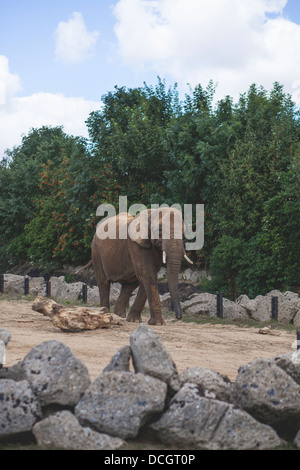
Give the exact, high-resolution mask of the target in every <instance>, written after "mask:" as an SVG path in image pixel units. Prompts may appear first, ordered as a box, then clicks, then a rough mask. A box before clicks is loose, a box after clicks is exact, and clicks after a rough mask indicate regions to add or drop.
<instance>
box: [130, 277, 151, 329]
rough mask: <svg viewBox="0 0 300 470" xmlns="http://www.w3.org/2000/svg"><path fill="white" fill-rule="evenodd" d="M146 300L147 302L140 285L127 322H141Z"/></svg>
mask: <svg viewBox="0 0 300 470" xmlns="http://www.w3.org/2000/svg"><path fill="white" fill-rule="evenodd" d="M146 300H147V295H146V291H145V289H144V286H143V285H140V287H139V290H138V292H137V296H136V299H135V301H134V303H133V305H132V307H131V309H130V312H129V313H128V315H127V318H126V320H127V321H128V322H140V323H141V321H142V318H141V313H142V310H143V308H144V306H145V303H146Z"/></svg>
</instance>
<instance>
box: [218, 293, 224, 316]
mask: <svg viewBox="0 0 300 470" xmlns="http://www.w3.org/2000/svg"><path fill="white" fill-rule="evenodd" d="M217 317H218V318H223V294H222V292H218V293H217Z"/></svg>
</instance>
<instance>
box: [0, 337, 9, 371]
mask: <svg viewBox="0 0 300 470" xmlns="http://www.w3.org/2000/svg"><path fill="white" fill-rule="evenodd" d="M10 337H11V333H10V331H9V330H6V329H5V328H0V369H2V367H3V366H4V365H5V363H6V345H7V344H8V342H9V340H10ZM0 377H1V375H0Z"/></svg>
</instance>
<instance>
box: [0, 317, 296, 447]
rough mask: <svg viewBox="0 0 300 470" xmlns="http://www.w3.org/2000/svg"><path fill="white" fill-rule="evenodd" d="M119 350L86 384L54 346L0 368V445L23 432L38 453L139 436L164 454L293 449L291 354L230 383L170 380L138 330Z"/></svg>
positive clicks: (149, 337) (168, 365)
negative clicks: (176, 450) (168, 448)
mask: <svg viewBox="0 0 300 470" xmlns="http://www.w3.org/2000/svg"><path fill="white" fill-rule="evenodd" d="M1 338H2V341H4V342H6V343H7V342H8V341H9V338H10V334H9V332H7V330H0V340H1ZM129 343H130V344H128V345H127V346H123V347H122V348H121V349H119V350H118V351H117V352H116V354H115V355H114V356H113V357H112V359H111V361H110V363H109V364H108V365H107V367H105V369H104V370H103V371H102V372H100V373H99V375H98V377H97V378H96V379H95V380H94V381H93V382H91V380H90V378H89V374H88V370H87V368H86V366H85V365H84V364H83V363H82V362H81V361H80V360H78V359H77V358H76V357H74V355H73V354H72V351H71V350H70V349H69V348H68V347H67V346H65V345H64V344H62V343H60V342H57V341H47V342H44V343H42V344H40V345H38V346H36V347H34V348H33V349H32V350H31V351H30V352H29V353H28V354H27V356H26V357H25V358H24V359H23V360H22V361H20V362H18V363H17V364H15V365H13V366H12V367H10V368H7V369H2V370H0V397H1V400H0V440H1V439H5V440H6V441H7V440H9V439H10V438H13V437H15V436H16V435H18V434H20V433H32V434H33V436H34V438H35V440H36V442H37V444H38V445H39V446H42V447H50V448H52V449H53V448H63V449H94V450H96V449H106V450H115V449H126V446H127V443H128V441H130V440H132V439H136V438H138V437H139V435H140V434H141V432H143V436H144V437H145V436H148V439H151V440H152V441H153V440H156V441H158V442H160V443H163V444H165V445H166V446H169V445H171V446H172V448H173V449H174V447H175V448H176V447H177V448H179V449H183V448H186V449H216V450H218V449H238V450H246V449H274V448H278V447H281V448H282V447H283V446H285V445H286V444H287V443H288V442H289V443H293V445H294V446H296V447H298V448H300V431H299V428H300V353H298V352H294V353H292V354H287V355H281V356H278V357H275V358H273V359H270V360H266V359H256V360H254V361H253V362H251V363H249V364H247V365H243V366H241V367H240V369H239V372H238V375H237V377H236V380H235V381H234V382H231V381H230V380H229V379H228V378H227V377H225V376H223V375H221V374H219V373H217V372H214V371H211V370H209V369H205V368H203V367H189V368H187V369H186V370H185V371H183V372H182V373H180V374H179V373H178V371H177V368H176V365H175V364H174V362H173V360H172V358H171V356H170V355H169V353H168V352H167V350H166V349H165V347H164V345H163V344H162V342H161V340H160V337H159V335H158V334H156V333H155V332H154V331H153V330H152V329H151V328H149V327H148V326H146V325H144V324H140V325H139V326H138V327H137V329H136V330H134V331H133V333H132V334H131V336H130V342H129ZM131 368H133V370H131Z"/></svg>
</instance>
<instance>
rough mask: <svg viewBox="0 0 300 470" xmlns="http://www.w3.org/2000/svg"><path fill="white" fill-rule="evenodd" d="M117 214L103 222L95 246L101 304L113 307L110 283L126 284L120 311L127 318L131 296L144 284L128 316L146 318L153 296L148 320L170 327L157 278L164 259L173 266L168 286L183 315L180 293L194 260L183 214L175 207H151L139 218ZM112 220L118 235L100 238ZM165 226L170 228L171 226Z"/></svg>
mask: <svg viewBox="0 0 300 470" xmlns="http://www.w3.org/2000/svg"><path fill="white" fill-rule="evenodd" d="M114 217H115V218H114V219H113V218H110V219H107V218H106V219H104V220H102V221H101V222H100V223H99V224H98V226H97V230H96V233H95V235H94V238H93V241H92V246H91V252H92V264H93V268H94V273H95V278H96V282H97V285H98V288H99V294H100V306H101V307H107V308H108V310H109V309H110V305H109V293H110V284H111V283H113V282H117V283H120V284H121V286H122V287H121V292H120V295H119V298H118V299H117V302H116V305H115V310H114V313H115V314H117V315H119V316H120V317H123V318H125V317H126V306H127V305H128V302H129V298H130V296H131V294H132V292H133V291H134V290H135V289H136V288H137V287H138V292H137V295H136V299H135V301H134V303H133V305H132V307H131V309H130V311H129V313H128V315H127V318H126V320H127V321H128V322H141V321H142V320H141V312H142V310H143V308H144V306H145V303H146V300H147V299H148V303H149V309H150V319H149V321H148V323H149V324H150V325H158V324H161V325H165V321H164V319H163V317H162V309H161V303H160V299H159V292H158V282H157V273H158V271H159V269H160V268H161V266H162V263H163V261H164V262H165V263H166V266H167V278H168V285H169V291H170V295H171V300H172V304H173V309H174V311H175V316H176V318H177V319H180V318H182V312H181V306H180V301H179V295H178V275H179V271H180V267H181V260H182V258H183V257H185V258H186V259H187V260H188V261H189V262H190V263H192V262H191V261H190V260H189V259H188V258H187V256H186V254H185V250H184V244H183V233H184V224H183V221H182V216H181V212H180V211H178V209H175V208H169V207H162V208H158V209H146V210H144V211H141V212H140V213H139V214H138V215H137V216H135V217H133V216H132V215H129V214H128V213H127V212H122V213H120V214H118V215H116V216H114ZM176 217H177V218H176ZM175 219H176V220H177V221H178V220H179V226H180V229H179V230H178V224H177V226H176V227H177V228H176V227H175ZM112 222H113V223H114V224H115V228H116V231H115V233H116V237H115V238H111V237H107V238H104V237H101V238H99V236H98V235H97V233H99V232H98V230H102V232H105V229H107V228H108V223H112ZM105 224H106V225H105ZM164 224H165V225H164ZM164 227H167V230H165V229H164ZM175 229H176V230H177V234H176V230H175ZM179 232H180V233H179ZM121 233H122V234H123V236H122V237H121V235H120V234H121ZM124 233H125V235H126V236H125V237H124ZM163 258H164V260H163Z"/></svg>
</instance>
